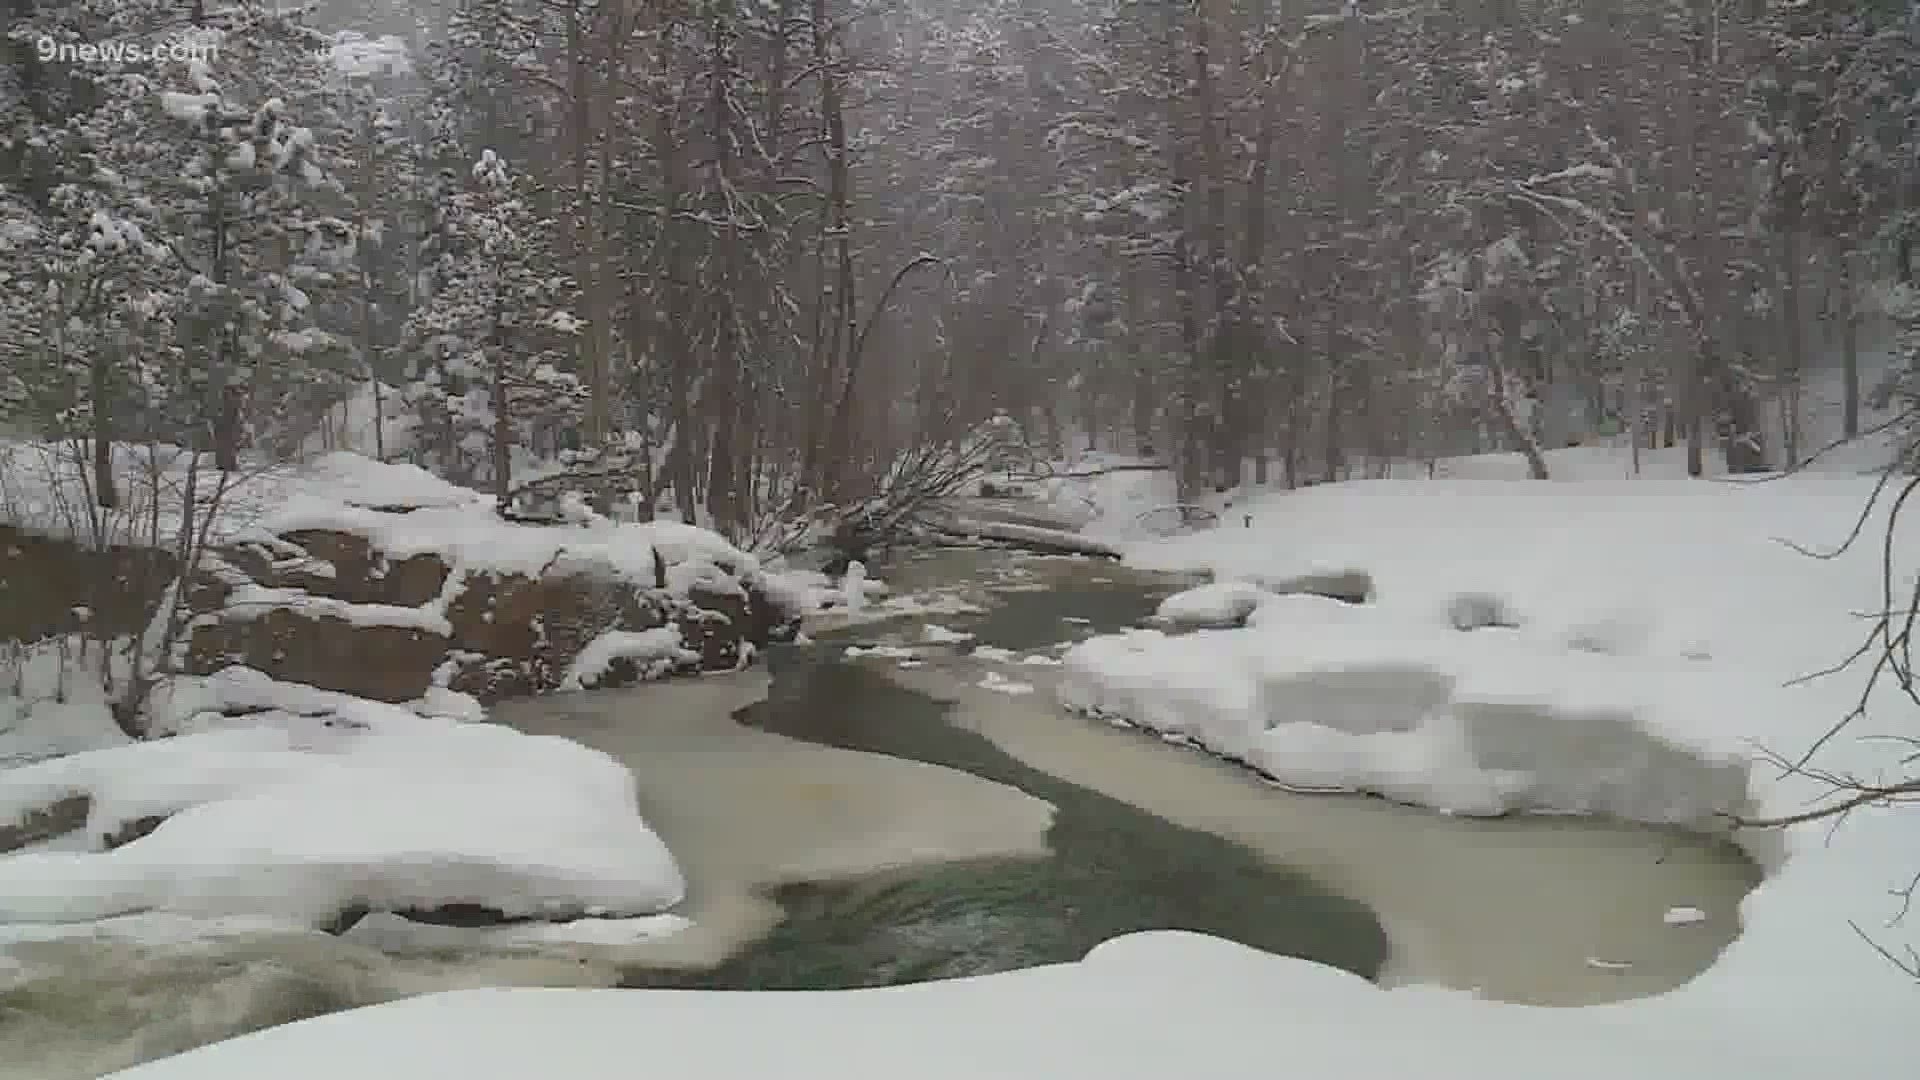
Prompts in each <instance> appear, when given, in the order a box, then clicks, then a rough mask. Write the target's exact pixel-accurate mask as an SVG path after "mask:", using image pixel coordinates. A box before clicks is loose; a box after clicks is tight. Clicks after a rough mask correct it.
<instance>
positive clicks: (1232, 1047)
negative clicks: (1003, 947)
mask: <svg viewBox="0 0 1920 1080" xmlns="http://www.w3.org/2000/svg"><path fill="white" fill-rule="evenodd" d="M742 1032H751V1033H752V1036H751V1037H750V1038H742V1037H741V1033H742ZM1747 1034H1748V1035H1749V1036H1750V1037H1749V1038H1747V1039H1743V1040H1740V1041H1732V1042H1729V1041H1726V1040H1725V1035H1726V1032H1724V1031H1718V1030H1695V1029H1692V1028H1689V1027H1687V1026H1685V1025H1683V1024H1677V1025H1673V1026H1660V1027H1656V1026H1653V1025H1647V1024H1642V1023H1637V1022H1635V1017H1634V1015H1633V1012H1632V1010H1631V1007H1620V1008H1616V1007H1602V1008H1592V1009H1525V1008H1514V1007H1506V1006H1492V1005H1488V1004H1486V1003H1484V1002H1480V1001H1476V1000H1474V999H1473V998H1471V997H1469V996H1467V995H1463V994H1453V993H1446V992H1436V991H1420V990H1409V991H1395V992H1391V993H1389V992H1382V991H1380V990H1379V989H1377V988H1375V987H1374V986H1372V985H1370V984H1368V983H1366V982H1364V981H1362V980H1360V979H1358V978H1356V977H1354V976H1351V975H1348V974H1346V973H1343V972H1338V971H1334V970H1333V969H1330V968H1324V967H1318V966H1316V965H1313V964H1309V963H1307V962H1305V961H1299V960H1289V959H1281V958H1275V957H1271V956H1268V955H1266V954H1263V953H1259V952H1257V951H1255V950H1252V949H1248V948H1244V947H1242V946H1239V945H1236V944H1232V943H1229V942H1224V941H1220V940H1217V939H1213V938H1207V937H1203V936H1200V935H1196V934H1189V933H1182V932H1170V931H1169V932H1157V933H1147V934H1133V935H1128V936H1125V937H1121V938H1117V939H1115V940H1112V941H1109V942H1106V943H1104V944H1102V945H1100V946H1098V947H1096V948H1094V949H1093V950H1092V951H1091V952H1090V953H1088V955H1087V956H1086V957H1085V959H1083V960H1081V961H1079V962H1077V963H1071V964H1057V965H1051V966H1048V967H1041V968H1033V969H1029V970H1026V971H1019V972H1012V973H1008V974H1002V975H995V976H990V977H987V978H979V979H958V980H952V981H946V982H936V983H921V984H917V985H910V986H902V987H892V988H886V989H878V990H855V991H846V992H818V991H808V992H797V993H755V994H702V993H688V992H684V991H633V990H545V989H511V990H508V989H502V990H467V991H459V992H455V993H449V994H436V995H432V996H427V997H417V998H410V999H408V1000H405V1001H400V1002H395V1003H392V1004H387V1005H379V1006H375V1007H372V1008H368V1009H360V1010H355V1011H352V1012H345V1013H336V1014H333V1015H331V1016H324V1017H319V1018H316V1019H312V1020H305V1021H301V1022H299V1023H296V1024H290V1025H287V1026H284V1027H277V1028H272V1029H270V1030H267V1031H263V1032H259V1033H256V1034H253V1035H248V1036H245V1037H243V1038H239V1039H235V1040H232V1041H229V1042H226V1043H222V1044H219V1045H216V1046H212V1047H207V1048H203V1049H200V1050H196V1051H192V1052H190V1053H187V1054H183V1055H181V1056H179V1057H176V1058H171V1059H168V1060H164V1061H159V1062H154V1063H152V1064H148V1065H144V1066H141V1067H139V1068H136V1069H133V1070H130V1071H128V1072H126V1073H123V1074H121V1075H122V1076H123V1077H126V1078H127V1080H253V1078H255V1077H260V1076H274V1077H277V1078H279V1080H308V1078H312V1080H322V1078H326V1080H331V1078H333V1077H337V1076H342V1075H348V1076H356V1077H360V1078H362V1080H387V1078H393V1080H399V1078H401V1077H408V1076H415V1075H420V1074H421V1073H423V1072H428V1071H431V1072H433V1073H435V1074H444V1075H457V1076H461V1077H464V1078H466V1080H495V1078H499V1080H508V1078H518V1077H522V1076H533V1075H563V1076H566V1077H569V1078H570V1080H615V1078H624V1077H628V1076H631V1075H632V1074H633V1070H634V1054H635V1047H645V1048H646V1051H647V1053H648V1054H649V1055H650V1056H653V1057H655V1058H657V1059H658V1060H663V1061H683V1062H687V1063H688V1064H687V1066H686V1068H688V1069H692V1070H694V1071H697V1072H698V1074H699V1075H700V1076H702V1077H705V1078H711V1080H731V1078H736V1077H737V1078H747V1077H764V1076H769V1075H778V1076H782V1077H792V1078H796V1080H808V1078H813V1077H829V1076H833V1077H840V1076H845V1075H847V1070H848V1062H847V1057H846V1051H847V1048H848V1047H858V1048H859V1058H860V1060H859V1063H858V1066H857V1069H856V1071H857V1073H858V1074H859V1075H863V1076H864V1075H871V1076H891V1075H912V1076H916V1077H922V1078H926V1080H978V1078H980V1077H984V1076H1005V1075H1021V1076H1046V1077H1049V1078H1057V1080H1079V1078H1088V1080H1092V1078H1100V1080H1134V1078H1138V1080H1164V1078H1165V1077H1168V1076H1179V1075H1190V1074H1193V1073H1195V1072H1200V1073H1202V1074H1204V1075H1209V1076H1233V1075H1265V1074H1269V1073H1272V1072H1273V1071H1274V1070H1275V1065H1276V1063H1277V1062H1283V1063H1284V1065H1285V1070H1284V1071H1285V1072H1286V1073H1287V1074H1288V1075H1299V1076H1353V1077H1397V1076H1408V1077H1416V1076H1417V1077H1432V1078H1437V1080H1453V1078H1460V1080H1465V1078H1467V1077H1473V1078H1475V1080H1485V1078H1489V1077H1491V1078H1506V1077H1512V1078H1523V1077H1524V1078H1535V1077H1543V1076H1550V1077H1554V1078H1556V1080H1619V1077H1620V1076H1622V1075H1656V1076H1661V1077H1668V1076H1673V1077H1679V1076H1701V1077H1705V1076H1740V1077H1747V1078H1752V1077H1769V1078H1774V1077H1777V1078H1781V1080H1787V1078H1796V1080H1797V1078H1803V1077H1806V1076H1813V1075H1823V1074H1824V1073H1825V1072H1826V1071H1827V1070H1829V1069H1831V1068H1834V1067H1836V1066H1837V1064H1838V1061H1840V1060H1844V1061H1846V1062H1847V1063H1848V1064H1853V1063H1856V1062H1858V1063H1863V1064H1864V1063H1873V1064H1878V1065H1880V1066H1882V1067H1884V1068H1886V1069H1888V1070H1889V1071H1890V1072H1889V1074H1890V1075H1898V1072H1899V1071H1900V1070H1903V1069H1904V1068H1905V1067H1906V1065H1907V1064H1910V1060H1909V1059H1907V1058H1905V1057H1903V1056H1902V1054H1903V1053H1904V1051H1903V1050H1901V1049H1899V1048H1894V1047H1884V1048H1882V1050H1881V1052H1880V1053H1879V1054H1877V1055H1868V1054H1860V1053H1848V1052H1847V1051H1849V1050H1851V1049H1854V1048H1850V1047H1843V1046H1836V1045H1832V1044H1830V1043H1829V1042H1828V1041H1826V1040H1821V1039H1810V1040H1785V1039H1780V1038H1778V1037H1777V1033H1771V1034H1774V1035H1776V1037H1772V1038H1769V1037H1766V1036H1767V1035H1768V1034H1770V1033H1769V1031H1768V1029H1766V1028H1764V1027H1761V1028H1757V1029H1748V1032H1747Z"/></svg>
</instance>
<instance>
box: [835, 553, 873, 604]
mask: <svg viewBox="0 0 1920 1080" xmlns="http://www.w3.org/2000/svg"><path fill="white" fill-rule="evenodd" d="M866 580H867V564H866V563H863V562H861V561H860V560H858V559H855V560H853V561H852V562H850V563H848V564H847V574H846V577H845V578H844V579H843V580H842V583H841V596H842V600H841V604H842V605H843V606H844V607H845V608H846V609H847V613H848V614H849V615H857V614H859V612H860V609H861V608H862V607H864V606H866V602H867V594H866V589H865V585H866Z"/></svg>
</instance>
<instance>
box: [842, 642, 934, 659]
mask: <svg viewBox="0 0 1920 1080" xmlns="http://www.w3.org/2000/svg"><path fill="white" fill-rule="evenodd" d="M845 656H846V657H847V659H849V660H858V659H859V658H861V657H863V656H877V657H880V658H881V659H883V660H912V659H915V658H916V654H915V653H914V651H913V650H912V649H910V648H907V647H906V646H904V645H849V646H847V648H846V652H845Z"/></svg>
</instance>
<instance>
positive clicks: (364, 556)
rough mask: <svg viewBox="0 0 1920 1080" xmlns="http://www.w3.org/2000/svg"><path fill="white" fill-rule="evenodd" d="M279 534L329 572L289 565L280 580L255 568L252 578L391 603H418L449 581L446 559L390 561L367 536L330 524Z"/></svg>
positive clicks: (359, 601)
mask: <svg viewBox="0 0 1920 1080" xmlns="http://www.w3.org/2000/svg"><path fill="white" fill-rule="evenodd" d="M282 539H285V540H287V541H288V542H290V543H294V544H298V545H299V546H300V547H301V548H302V549H303V550H305V551H306V553H307V554H308V555H309V556H311V557H312V558H314V559H316V560H319V561H321V562H324V563H327V564H329V565H331V566H332V567H333V574H332V576H327V575H324V574H316V573H313V572H311V571H309V570H304V569H302V568H297V567H296V568H291V569H289V570H288V571H286V572H284V573H283V574H281V575H280V576H281V580H270V579H269V578H267V577H261V576H259V575H257V574H254V575H251V576H253V578H254V580H255V581H258V582H260V583H261V584H263V585H276V586H281V587H286V588H296V589H302V590H305V591H307V592H311V593H313V594H314V595H316V596H331V597H333V598H334V599H336V600H345V601H347V602H348V603H350V604H393V605H395V606H397V607H419V606H421V605H422V604H426V603H428V602H430V601H432V600H433V599H434V598H435V597H437V596H439V595H440V589H441V587H442V586H444V585H445V584H446V581H447V573H448V571H447V564H446V563H445V562H444V561H442V560H441V559H440V557H439V556H437V555H431V554H422V555H410V556H408V557H407V558H405V559H402V560H400V561H399V562H397V563H389V562H388V561H387V557H386V555H385V554H384V553H383V552H381V551H379V550H378V549H376V548H375V547H374V546H373V544H372V542H371V541H369V540H368V539H367V538H366V537H364V536H360V535H358V534H355V533H348V532H340V531H338V530H334V529H301V530H298V531H296V532H290V533H287V534H286V536H285V537H283V538H282Z"/></svg>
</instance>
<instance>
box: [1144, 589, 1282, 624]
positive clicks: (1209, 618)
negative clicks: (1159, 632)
mask: <svg viewBox="0 0 1920 1080" xmlns="http://www.w3.org/2000/svg"><path fill="white" fill-rule="evenodd" d="M1271 595H1272V594H1271V593H1268V592H1267V591H1266V590H1265V589H1262V588H1261V587H1260V586H1258V585H1256V584H1254V583H1252V582H1250V581H1217V582H1213V583H1212V584H1208V585H1202V586H1200V587H1198V588H1194V589H1188V590H1187V591H1185V592H1181V593H1175V594H1174V595H1172V596H1169V597H1167V598H1166V599H1165V600H1162V601H1161V602H1160V607H1159V608H1158V609H1157V610H1156V611H1155V612H1154V616H1155V617H1156V618H1158V619H1160V620H1161V621H1164V622H1168V623H1172V624H1174V625H1176V626H1232V625H1234V624H1236V623H1239V622H1241V621H1243V620H1245V619H1246V617H1247V616H1249V615H1251V614H1253V609H1254V608H1257V607H1259V606H1260V604H1261V602H1262V601H1264V600H1266V599H1267V598H1268V597H1269V596H1271Z"/></svg>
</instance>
